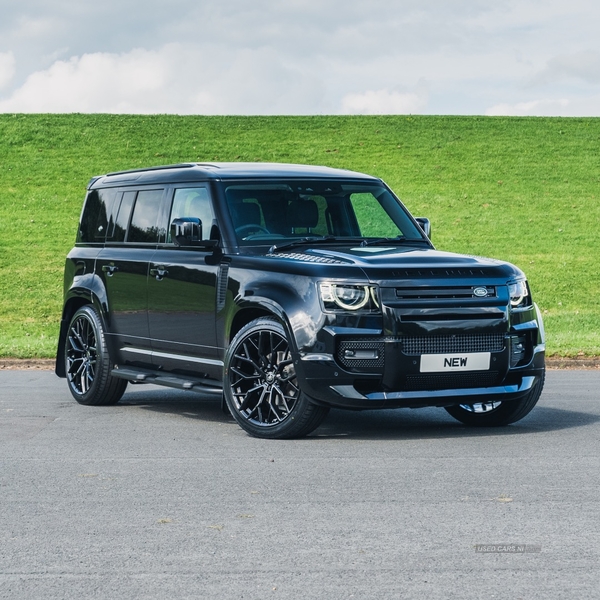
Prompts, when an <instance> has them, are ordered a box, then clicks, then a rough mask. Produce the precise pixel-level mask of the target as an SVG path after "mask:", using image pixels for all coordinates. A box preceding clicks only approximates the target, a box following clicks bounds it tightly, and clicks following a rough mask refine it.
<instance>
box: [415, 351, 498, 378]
mask: <svg viewBox="0 0 600 600" xmlns="http://www.w3.org/2000/svg"><path fill="white" fill-rule="evenodd" d="M489 368H490V353H489V352H470V353H467V354H423V355H422V356H421V373H443V372H451V371H488V370H489Z"/></svg>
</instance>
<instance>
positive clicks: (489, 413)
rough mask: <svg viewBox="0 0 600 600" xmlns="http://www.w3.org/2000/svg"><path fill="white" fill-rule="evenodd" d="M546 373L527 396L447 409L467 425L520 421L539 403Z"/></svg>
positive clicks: (478, 425)
mask: <svg viewBox="0 0 600 600" xmlns="http://www.w3.org/2000/svg"><path fill="white" fill-rule="evenodd" d="M544 377H545V373H542V375H540V376H539V377H538V379H537V381H536V382H535V383H534V384H533V387H532V388H531V389H530V390H529V392H528V393H527V395H526V396H523V398H521V399H520V400H509V401H499V400H490V401H489V402H478V403H476V404H459V405H457V406H447V407H446V410H447V411H448V413H449V414H451V415H452V416H453V417H454V418H455V419H457V420H459V421H460V422H461V423H464V424H465V425H471V426H475V427H501V426H503V425H510V424H511V423H516V422H517V421H520V420H521V419H522V418H523V417H525V416H526V415H528V414H529V413H530V412H531V410H532V409H533V407H534V406H535V405H536V404H537V401H538V400H539V397H540V394H541V393H542V388H543V387H544Z"/></svg>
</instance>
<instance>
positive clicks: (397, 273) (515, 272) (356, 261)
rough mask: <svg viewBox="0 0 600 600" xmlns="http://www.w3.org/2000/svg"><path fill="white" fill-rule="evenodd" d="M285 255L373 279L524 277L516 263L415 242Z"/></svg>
mask: <svg viewBox="0 0 600 600" xmlns="http://www.w3.org/2000/svg"><path fill="white" fill-rule="evenodd" d="M280 256H281V258H284V257H285V258H289V259H292V260H299V261H303V262H304V261H306V262H319V263H329V264H338V265H342V264H343V265H346V266H351V265H354V266H356V267H360V268H361V269H362V270H363V271H364V272H365V274H366V275H367V277H368V278H369V279H371V280H378V281H381V280H384V279H391V278H394V279H396V278H402V279H404V278H413V277H419V278H427V277H475V278H478V277H485V278H494V279H495V278H501V279H503V280H507V279H512V278H515V277H523V276H524V274H523V272H522V271H521V270H520V269H518V268H517V267H515V266H514V265H512V264H510V263H507V262H504V261H500V260H496V259H493V258H484V257H481V256H471V255H467V254H455V253H452V252H443V251H440V250H434V249H432V248H415V247H414V246H413V247H411V246H392V245H390V246H385V245H383V246H363V247H361V246H359V245H358V244H357V245H356V246H349V247H340V246H326V247H322V246H321V247H314V248H305V249H302V250H298V249H295V250H294V251H291V252H289V253H282V254H280Z"/></svg>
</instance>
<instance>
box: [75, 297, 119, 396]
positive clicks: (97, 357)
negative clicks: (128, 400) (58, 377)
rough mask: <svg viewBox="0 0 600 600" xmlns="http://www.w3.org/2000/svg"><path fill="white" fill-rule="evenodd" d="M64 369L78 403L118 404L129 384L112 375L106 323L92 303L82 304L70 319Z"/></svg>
mask: <svg viewBox="0 0 600 600" xmlns="http://www.w3.org/2000/svg"><path fill="white" fill-rule="evenodd" d="M65 368H66V373H67V382H68V384H69V391H70V392H71V394H72V396H73V398H75V400H77V402H79V404H86V405H90V406H106V405H109V404H116V403H117V402H118V401H119V400H120V399H121V397H122V396H123V393H124V392H125V388H126V387H127V381H126V380H125V379H118V378H116V377H113V376H112V375H111V374H110V372H111V370H112V368H113V364H112V361H111V359H110V356H109V353H108V348H107V346H106V340H105V336H104V325H103V324H102V319H101V318H100V315H99V314H98V312H97V310H96V309H95V308H94V307H93V306H92V305H89V304H88V305H86V306H82V307H81V308H80V309H79V310H78V311H77V312H76V313H75V314H74V315H73V318H72V319H71V322H70V323H69V328H68V330H67V338H66V340H65Z"/></svg>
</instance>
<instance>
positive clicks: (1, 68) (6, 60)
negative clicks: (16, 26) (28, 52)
mask: <svg viewBox="0 0 600 600" xmlns="http://www.w3.org/2000/svg"><path fill="white" fill-rule="evenodd" d="M14 74H15V57H14V56H13V53H12V52H0V90H1V89H2V88H4V87H6V86H7V85H8V84H9V83H10V82H11V80H12V78H13V77H14Z"/></svg>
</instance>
